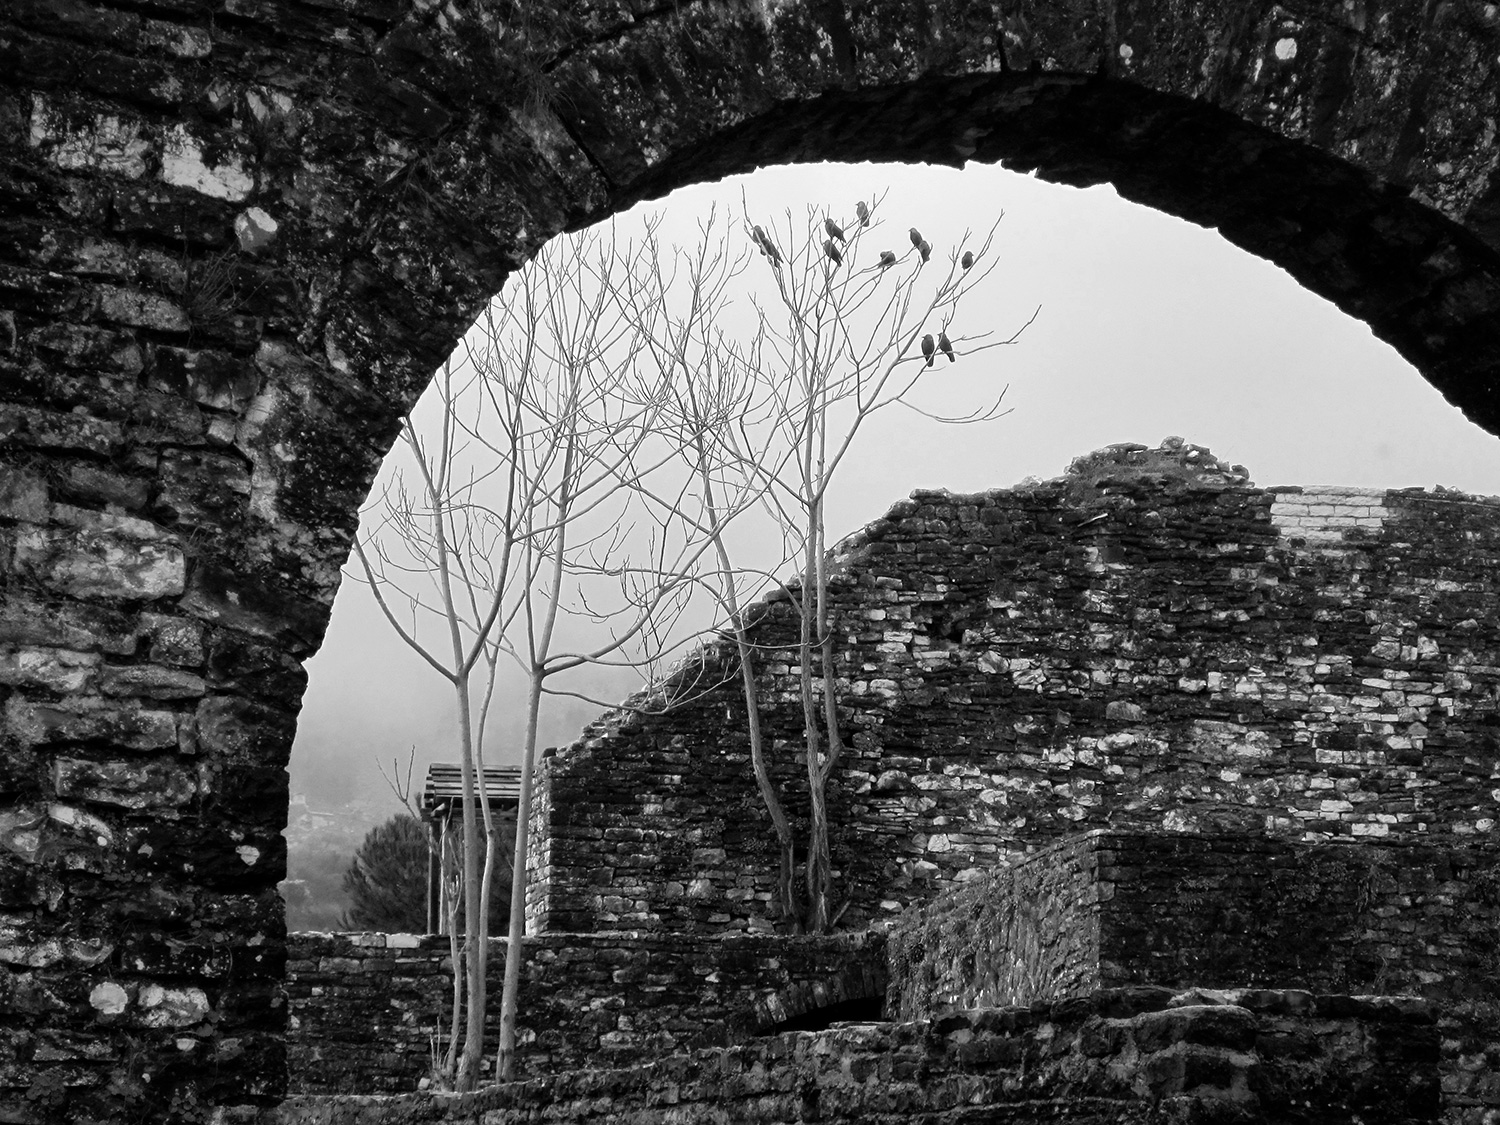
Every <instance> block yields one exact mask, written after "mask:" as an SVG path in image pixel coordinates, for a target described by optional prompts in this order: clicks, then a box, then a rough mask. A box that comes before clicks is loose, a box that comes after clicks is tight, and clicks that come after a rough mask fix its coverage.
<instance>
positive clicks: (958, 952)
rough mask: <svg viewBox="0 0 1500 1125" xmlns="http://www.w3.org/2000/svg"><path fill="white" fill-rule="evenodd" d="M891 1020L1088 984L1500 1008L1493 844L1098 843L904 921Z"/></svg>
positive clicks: (1497, 854)
mask: <svg viewBox="0 0 1500 1125" xmlns="http://www.w3.org/2000/svg"><path fill="white" fill-rule="evenodd" d="M888 940H889V942H890V963H891V966H892V976H891V995H890V999H889V1001H888V1004H887V1008H888V1011H889V1012H890V1014H891V1015H892V1016H893V1017H900V1018H905V1019H917V1018H923V1017H927V1016H931V1015H936V1014H940V1013H942V1012H943V1011H946V1010H948V1009H949V1008H955V1007H956V1008H972V1007H986V1006H995V1005H1004V1004H1031V1003H1035V1002H1037V1001H1041V1000H1054V999H1061V998H1063V997H1068V996H1083V995H1087V994H1088V993H1089V992H1090V991H1092V990H1094V989H1096V988H1101V987H1102V988H1116V987H1122V986H1125V985H1129V984H1155V985H1163V986H1166V987H1170V988H1186V987H1189V986H1194V987H1203V988H1252V987H1253V988H1300V989H1306V990H1309V991H1313V992H1332V991H1343V992H1351V993H1375V994H1380V995H1395V994H1406V995H1412V994H1420V995H1424V996H1426V997H1428V998H1430V999H1434V1000H1442V1001H1478V1000H1483V1001H1487V1002H1489V1003H1495V1002H1496V1001H1497V1000H1500V847H1496V846H1494V845H1493V844H1492V845H1488V846H1484V847H1465V848H1436V847H1431V846H1427V845H1423V844H1411V843H1388V842H1382V843H1378V844H1377V843H1371V842H1360V843H1343V844H1321V845H1309V844H1301V843H1290V842H1287V841H1283V840H1275V839H1268V838H1266V837H1262V836H1185V835H1176V836H1173V835H1162V834H1142V833H1130V832H1120V831H1116V830H1109V829H1105V830H1097V831H1093V832H1089V833H1086V834H1083V835H1081V836H1078V837H1075V838H1072V839H1069V840H1065V841H1063V842H1061V843H1058V844H1054V845H1052V846H1051V847H1047V848H1043V849H1041V850H1040V851H1038V852H1036V853H1035V854H1033V855H1030V856H1027V857H1026V858H1025V859H1024V860H1021V861H1019V862H1017V863H1016V864H1015V865H1014V866H1012V867H1010V868H1006V869H1002V870H999V871H996V872H993V873H991V874H988V875H984V876H980V877H978V878H976V879H974V880H973V881H971V882H970V883H968V884H966V885H965V886H963V887H962V888H961V889H959V890H958V891H956V892H954V893H952V894H948V895H945V896H943V897H941V898H938V899H936V900H934V901H933V902H931V903H929V904H927V905H925V906H923V907H918V908H914V909H913V910H911V911H908V912H907V913H906V914H904V915H903V916H902V917H901V919H900V920H899V921H898V922H897V923H896V925H895V927H894V928H893V929H892V931H891V932H890V935H889V939H888Z"/></svg>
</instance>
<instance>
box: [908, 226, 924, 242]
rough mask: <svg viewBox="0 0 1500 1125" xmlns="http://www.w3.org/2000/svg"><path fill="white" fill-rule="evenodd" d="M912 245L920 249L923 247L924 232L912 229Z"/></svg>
mask: <svg viewBox="0 0 1500 1125" xmlns="http://www.w3.org/2000/svg"><path fill="white" fill-rule="evenodd" d="M910 233H911V244H912V245H913V246H917V247H920V246H921V245H922V232H921V231H919V230H918V229H917V228H916V227H912V228H911V232H910Z"/></svg>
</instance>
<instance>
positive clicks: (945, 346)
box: [938, 332, 958, 363]
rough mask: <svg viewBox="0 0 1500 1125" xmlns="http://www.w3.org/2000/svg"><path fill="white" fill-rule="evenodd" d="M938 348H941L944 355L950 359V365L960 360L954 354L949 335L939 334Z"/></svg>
mask: <svg viewBox="0 0 1500 1125" xmlns="http://www.w3.org/2000/svg"><path fill="white" fill-rule="evenodd" d="M938 347H939V348H941V349H942V351H943V354H944V355H945V356H947V357H948V362H949V363H952V362H953V361H954V360H956V359H957V358H958V356H956V355H954V354H953V345H952V344H950V343H949V342H948V333H946V332H939V333H938Z"/></svg>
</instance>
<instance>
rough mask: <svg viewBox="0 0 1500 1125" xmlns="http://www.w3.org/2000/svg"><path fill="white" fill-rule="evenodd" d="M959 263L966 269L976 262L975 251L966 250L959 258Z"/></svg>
mask: <svg viewBox="0 0 1500 1125" xmlns="http://www.w3.org/2000/svg"><path fill="white" fill-rule="evenodd" d="M958 264H959V265H961V266H963V268H964V269H968V268H969V267H970V266H972V265H973V264H974V252H973V251H972V250H965V251H964V256H963V257H962V258H960V259H959V262H958Z"/></svg>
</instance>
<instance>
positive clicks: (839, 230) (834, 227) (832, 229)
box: [823, 219, 849, 242]
mask: <svg viewBox="0 0 1500 1125" xmlns="http://www.w3.org/2000/svg"><path fill="white" fill-rule="evenodd" d="M823 229H824V230H826V231H827V232H828V233H829V235H830V236H831V237H833V238H836V239H838V240H839V241H840V242H847V241H849V240H848V239H847V238H845V237H844V228H843V227H841V226H839V225H838V223H836V222H834V221H833V220H832V219H824V220H823Z"/></svg>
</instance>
